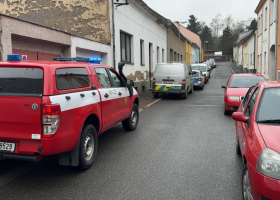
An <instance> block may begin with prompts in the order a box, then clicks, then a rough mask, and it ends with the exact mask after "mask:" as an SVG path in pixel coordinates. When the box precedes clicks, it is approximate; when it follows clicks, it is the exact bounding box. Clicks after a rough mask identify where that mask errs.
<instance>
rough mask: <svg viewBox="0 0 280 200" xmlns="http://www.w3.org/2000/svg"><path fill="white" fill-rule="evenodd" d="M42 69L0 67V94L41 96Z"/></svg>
mask: <svg viewBox="0 0 280 200" xmlns="http://www.w3.org/2000/svg"><path fill="white" fill-rule="evenodd" d="M42 94H43V70H42V69H38V68H10V67H0V96H31V97H36V96H42Z"/></svg>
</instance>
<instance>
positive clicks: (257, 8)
mask: <svg viewBox="0 0 280 200" xmlns="http://www.w3.org/2000/svg"><path fill="white" fill-rule="evenodd" d="M265 2H266V0H260V2H259V4H258V6H257V7H256V9H255V13H256V14H258V12H259V11H260V10H261V8H262V7H263V4H264V3H265Z"/></svg>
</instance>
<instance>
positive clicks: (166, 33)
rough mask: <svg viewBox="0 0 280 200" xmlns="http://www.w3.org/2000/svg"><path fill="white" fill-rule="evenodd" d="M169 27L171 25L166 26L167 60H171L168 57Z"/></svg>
mask: <svg viewBox="0 0 280 200" xmlns="http://www.w3.org/2000/svg"><path fill="white" fill-rule="evenodd" d="M168 29H169V27H167V28H166V62H169V59H168V54H169V49H168V48H169V47H168Z"/></svg>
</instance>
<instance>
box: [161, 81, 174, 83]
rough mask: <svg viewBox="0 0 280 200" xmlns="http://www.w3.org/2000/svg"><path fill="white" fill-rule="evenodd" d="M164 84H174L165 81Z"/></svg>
mask: <svg viewBox="0 0 280 200" xmlns="http://www.w3.org/2000/svg"><path fill="white" fill-rule="evenodd" d="M163 84H173V82H171V81H164V82H163Z"/></svg>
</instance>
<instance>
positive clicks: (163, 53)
mask: <svg viewBox="0 0 280 200" xmlns="http://www.w3.org/2000/svg"><path fill="white" fill-rule="evenodd" d="M161 58H162V62H164V49H162V56H161Z"/></svg>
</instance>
